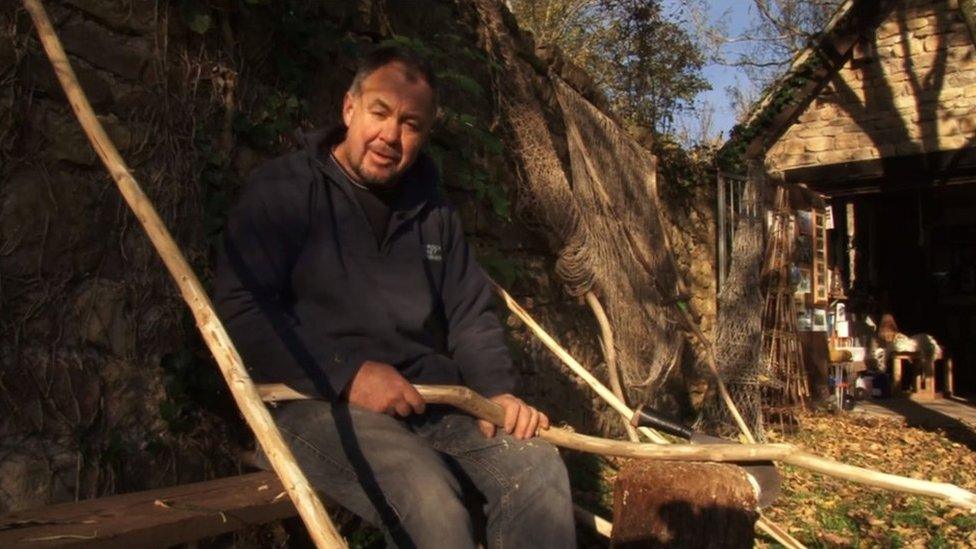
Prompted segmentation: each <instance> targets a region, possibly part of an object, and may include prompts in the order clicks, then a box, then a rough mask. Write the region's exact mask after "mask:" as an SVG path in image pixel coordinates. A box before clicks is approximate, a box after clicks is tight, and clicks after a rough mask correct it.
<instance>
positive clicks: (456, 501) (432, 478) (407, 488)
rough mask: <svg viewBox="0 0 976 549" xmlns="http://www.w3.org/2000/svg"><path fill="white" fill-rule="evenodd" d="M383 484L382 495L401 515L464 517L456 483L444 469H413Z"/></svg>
mask: <svg viewBox="0 0 976 549" xmlns="http://www.w3.org/2000/svg"><path fill="white" fill-rule="evenodd" d="M386 484H387V490H385V491H386V492H387V493H386V494H385V495H386V498H387V500H388V501H389V502H390V504H391V505H393V507H394V508H395V509H396V513H397V514H398V515H399V516H400V517H401V518H404V519H406V518H409V517H411V516H415V517H421V518H423V519H424V520H425V521H430V520H432V519H434V518H435V517H436V518H438V519H440V520H444V521H454V520H458V519H460V518H462V517H466V516H467V510H466V509H465V507H464V503H463V502H462V496H461V487H460V484H459V483H458V481H457V479H456V478H454V476H453V475H451V474H450V472H448V471H430V470H427V471H416V470H415V471H411V472H410V473H409V474H404V475H401V477H400V479H398V481H397V482H395V483H393V485H392V486H390V483H386Z"/></svg>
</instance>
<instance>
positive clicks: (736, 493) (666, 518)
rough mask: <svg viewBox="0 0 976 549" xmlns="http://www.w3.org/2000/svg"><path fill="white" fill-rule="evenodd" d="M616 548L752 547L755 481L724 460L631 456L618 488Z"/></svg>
mask: <svg viewBox="0 0 976 549" xmlns="http://www.w3.org/2000/svg"><path fill="white" fill-rule="evenodd" d="M613 492H614V495H613V537H612V540H611V546H612V547H615V548H624V547H626V548H636V547H664V546H667V547H694V548H712V547H715V548H718V547H752V545H753V541H754V539H755V524H756V520H757V519H758V517H759V513H758V512H757V510H756V504H757V498H756V492H755V490H754V489H753V485H752V483H751V482H750V481H749V479H748V477H747V475H746V473H745V471H743V470H742V469H741V468H740V467H737V466H735V465H730V464H723V463H699V462H676V461H671V462H668V461H631V462H628V463H627V464H626V465H624V466H623V467H622V468H621V469H620V473H619V474H618V475H617V479H616V480H615V481H614V487H613Z"/></svg>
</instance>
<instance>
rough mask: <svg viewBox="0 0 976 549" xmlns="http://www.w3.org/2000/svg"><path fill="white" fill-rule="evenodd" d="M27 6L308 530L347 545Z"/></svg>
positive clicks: (46, 27)
mask: <svg viewBox="0 0 976 549" xmlns="http://www.w3.org/2000/svg"><path fill="white" fill-rule="evenodd" d="M24 7H25V8H27V11H28V12H29V13H30V16H31V18H32V19H33V20H34V26H35V27H36V28H37V34H38V36H39V37H40V39H41V43H42V44H43V45H44V50H45V51H46V52H47V56H48V58H49V59H50V60H51V65H53V67H54V72H55V73H56V74H57V76H58V80H60V82H61V87H62V88H63V89H64V93H65V95H66V96H67V97H68V102H69V103H70V104H71V108H72V109H74V112H75V115H76V116H77V118H78V122H80V123H81V127H82V128H83V129H84V131H85V134H86V135H87V136H88V139H89V141H90V142H91V144H92V147H93V148H94V149H95V152H96V153H98V157H99V158H101V160H102V162H103V163H104V164H105V167H106V168H108V171H109V172H110V173H111V175H112V178H113V179H114V180H115V183H116V185H117V186H118V188H119V191H120V192H121V193H122V196H123V197H124V198H125V201H126V203H128V205H129V207H130V208H132V211H133V212H134V213H135V215H136V217H137V218H138V219H139V222H140V223H141V224H142V226H143V228H144V229H145V230H146V233H147V234H148V235H149V239H150V240H151V241H152V244H153V246H155V248H156V251H157V252H159V255H160V257H161V258H162V260H163V263H165V264H166V268H167V269H169V272H170V274H171V275H172V276H173V278H174V279H175V280H176V284H177V286H179V288H180V292H181V293H182V294H183V299H184V300H185V301H186V304H187V305H188V306H189V307H190V310H191V311H192V312H193V316H194V318H195V319H196V322H197V328H198V329H199V330H200V334H201V335H202V336H203V339H204V340H205V341H206V342H207V346H208V347H209V348H210V352H212V353H213V355H214V358H215V359H216V360H217V365H218V366H219V367H220V371H221V373H222V374H223V375H224V380H225V381H226V382H227V385H228V386H229V387H230V392H231V394H232V395H233V396H234V400H235V402H236V403H237V407H238V408H239V409H240V411H241V413H242V414H243V416H244V419H245V420H247V424H248V425H249V426H250V427H251V430H252V431H254V435H255V437H256V438H257V440H258V442H259V443H260V444H261V447H262V448H263V449H264V451H265V454H266V455H267V456H268V460H269V461H270V462H271V465H272V467H273V468H274V470H275V473H277V474H278V476H279V477H280V478H281V480H282V484H283V485H284V486H285V489H286V490H287V492H288V495H289V496H291V499H292V501H293V502H294V503H295V508H296V509H297V510H298V513H299V515H300V516H301V517H302V520H304V521H305V524H306V526H307V527H308V531H309V534H310V535H311V537H312V539H313V540H314V541H315V545H316V546H317V547H345V546H346V544H345V542H344V541H343V540H342V537H340V536H339V532H338V531H337V530H336V528H335V526H334V525H333V524H332V521H331V520H330V519H329V515H328V514H327V513H326V511H325V507H324V506H323V505H322V502H321V501H320V500H319V498H318V495H317V494H316V493H315V490H314V489H313V488H312V486H311V485H310V484H309V482H308V480H307V479H306V478H305V475H304V474H303V473H302V470H301V469H300V468H299V467H298V464H297V463H296V462H295V458H294V456H293V455H292V453H291V450H290V449H289V448H288V445H287V444H286V443H285V440H284V439H283V438H282V437H281V433H280V432H279V431H278V428H277V426H276V425H275V423H274V420H273V419H272V418H271V414H269V413H268V409H267V408H266V407H265V405H264V403H263V402H262V401H261V397H260V395H259V394H258V392H257V390H256V389H255V387H254V384H253V383H252V382H251V377H250V376H249V375H248V373H247V370H245V369H244V365H243V363H242V361H241V357H240V356H239V355H238V354H237V349H236V348H235V347H234V344H233V343H232V342H231V340H230V337H229V336H228V335H227V332H226V331H225V330H224V326H223V324H221V322H220V319H219V318H217V314H216V313H215V312H214V310H213V305H212V304H211V303H210V298H209V297H208V296H207V293H206V291H205V290H204V289H203V286H202V285H201V284H200V281H199V279H197V277H196V275H195V274H194V273H193V269H192V268H191V267H190V265H189V263H187V261H186V258H185V257H184V256H183V253H182V252H181V251H180V248H179V246H178V245H177V244H176V241H174V240H173V237H172V236H171V235H170V233H169V230H167V228H166V225H165V224H164V223H163V220H162V219H160V217H159V214H157V213H156V209H155V208H154V207H153V205H152V202H151V201H150V200H149V198H148V197H147V196H146V195H145V194H144V193H143V192H142V189H141V188H140V187H139V184H138V183H137V182H136V180H135V179H134V178H133V177H132V174H131V173H130V171H129V168H128V167H127V166H126V164H125V161H124V160H123V159H122V156H121V155H120V154H119V152H118V150H117V149H116V148H115V145H114V144H112V141H111V140H110V139H109V137H108V135H107V134H106V133H105V129H104V128H103V127H102V125H101V123H100V122H99V121H98V118H97V117H96V116H95V112H94V111H93V110H92V107H91V104H89V102H88V98H87V97H86V96H85V93H84V91H83V90H82V89H81V85H80V84H79V83H78V78H77V77H76V76H75V72H74V70H73V69H72V68H71V64H70V63H69V62H68V56H67V55H66V54H65V52H64V48H62V46H61V41H60V40H59V39H58V36H57V33H56V32H55V30H54V27H53V26H52V25H51V21H50V19H48V16H47V13H46V11H45V10H44V6H43V5H42V4H41V2H40V1H39V0H24Z"/></svg>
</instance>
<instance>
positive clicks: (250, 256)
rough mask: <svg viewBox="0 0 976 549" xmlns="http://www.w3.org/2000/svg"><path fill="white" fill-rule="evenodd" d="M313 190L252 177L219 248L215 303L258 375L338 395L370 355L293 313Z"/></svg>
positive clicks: (289, 182) (290, 182) (282, 180)
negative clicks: (322, 333) (293, 275)
mask: <svg viewBox="0 0 976 549" xmlns="http://www.w3.org/2000/svg"><path fill="white" fill-rule="evenodd" d="M308 189H309V183H307V182H306V183H304V184H299V183H297V182H296V181H295V180H294V179H293V178H292V179H289V178H274V177H268V176H262V175H261V174H260V173H258V174H257V175H252V176H251V178H250V181H249V182H248V184H247V186H246V188H245V191H244V193H243V195H242V197H241V199H240V201H239V203H238V204H237V205H236V207H235V208H234V209H233V210H232V211H231V213H230V215H229V218H228V220H227V226H226V230H225V232H224V235H223V238H222V240H221V243H220V246H219V253H218V260H217V273H216V277H215V284H214V286H215V288H214V298H215V299H214V301H215V305H216V308H217V312H218V314H219V315H220V317H221V319H222V320H223V321H224V323H225V325H226V327H227V331H228V333H229V334H230V336H231V339H232V340H233V341H234V343H235V345H236V346H237V349H238V352H239V353H240V354H241V357H242V358H243V359H244V364H245V366H246V367H247V368H248V369H249V370H251V371H252V372H253V374H254V375H255V378H256V379H257V380H259V381H275V382H288V381H292V382H298V381H300V382H304V383H305V384H308V382H311V385H313V386H314V388H315V389H316V390H317V391H318V392H319V393H320V394H321V395H322V396H324V397H326V398H330V399H332V398H335V397H336V395H339V394H341V393H342V391H343V390H344V389H345V387H346V386H347V385H348V384H349V382H350V381H351V380H352V377H353V376H354V375H355V373H356V372H357V371H358V369H359V367H360V366H361V365H362V363H363V362H364V361H365V360H366V358H365V356H364V355H363V353H362V351H361V350H359V349H356V348H350V347H349V346H347V345H342V344H340V343H338V342H336V341H330V340H328V339H326V338H322V337H321V336H317V335H316V334H315V333H314V330H313V329H312V328H311V327H309V326H307V325H303V324H302V323H301V322H300V321H299V320H298V319H296V318H295V316H294V315H293V314H292V312H291V307H290V301H291V290H290V289H291V283H290V280H291V272H292V268H293V266H294V264H295V260H296V258H297V257H298V255H299V253H300V252H301V250H302V247H303V245H304V241H305V239H306V234H307V230H308V219H309V199H310V197H309V192H308Z"/></svg>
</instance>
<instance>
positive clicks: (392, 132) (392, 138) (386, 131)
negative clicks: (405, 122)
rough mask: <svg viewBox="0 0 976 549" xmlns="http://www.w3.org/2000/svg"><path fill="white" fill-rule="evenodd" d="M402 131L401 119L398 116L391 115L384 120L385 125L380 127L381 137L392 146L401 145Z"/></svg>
mask: <svg viewBox="0 0 976 549" xmlns="http://www.w3.org/2000/svg"><path fill="white" fill-rule="evenodd" d="M400 132H401V125H400V121H399V120H397V119H396V117H394V116H390V117H388V118H387V119H386V120H384V121H383V127H382V128H381V129H380V138H381V139H382V140H383V141H384V142H385V143H387V144H388V145H390V146H391V147H399V143H400Z"/></svg>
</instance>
